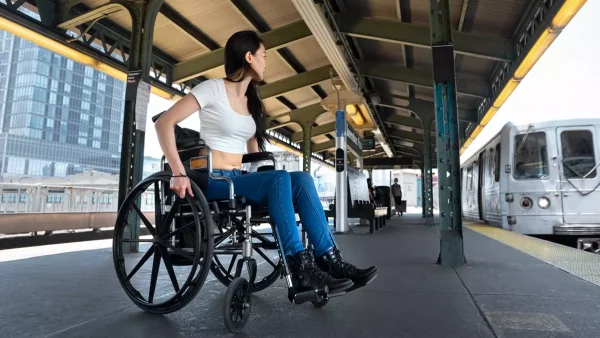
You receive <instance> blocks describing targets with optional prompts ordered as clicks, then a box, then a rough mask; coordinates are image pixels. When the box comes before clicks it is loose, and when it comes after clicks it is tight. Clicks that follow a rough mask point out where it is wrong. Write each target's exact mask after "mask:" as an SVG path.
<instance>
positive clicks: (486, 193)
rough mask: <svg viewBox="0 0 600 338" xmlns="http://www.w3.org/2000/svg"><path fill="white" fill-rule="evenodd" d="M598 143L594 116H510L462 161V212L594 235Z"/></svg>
mask: <svg viewBox="0 0 600 338" xmlns="http://www.w3.org/2000/svg"><path fill="white" fill-rule="evenodd" d="M599 149H600V119H573V120H558V121H549V122H539V123H534V124H529V125H524V126H515V125H514V124H512V123H510V122H509V123H507V124H506V125H504V127H503V128H502V130H501V131H500V133H498V134H497V135H496V136H495V137H494V138H492V139H491V140H490V141H489V142H488V143H487V144H486V145H485V146H484V147H482V148H481V149H479V150H478V151H477V153H476V154H474V155H473V156H472V157H471V158H469V159H468V160H467V161H466V162H465V163H464V164H463V165H462V166H461V169H460V170H461V178H462V182H461V183H462V184H461V186H462V205H463V217H464V218H465V219H475V220H482V221H485V222H486V223H489V224H490V225H494V226H498V227H502V228H504V229H506V230H510V231H514V232H518V233H521V234H526V235H569V236H581V237H584V236H586V237H587V236H597V235H600V189H599V188H600V169H599V168H598V165H599V164H600V152H599ZM436 188H437V187H436ZM436 190H437V189H436ZM438 197H439V196H438V194H437V191H435V192H434V199H437V198H438ZM437 202H438V201H434V205H436V206H437V204H438V203H437Z"/></svg>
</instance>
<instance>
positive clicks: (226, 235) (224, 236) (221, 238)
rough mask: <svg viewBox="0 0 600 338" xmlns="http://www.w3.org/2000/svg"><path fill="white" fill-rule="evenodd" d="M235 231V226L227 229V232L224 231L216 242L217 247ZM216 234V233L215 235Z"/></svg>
mask: <svg viewBox="0 0 600 338" xmlns="http://www.w3.org/2000/svg"><path fill="white" fill-rule="evenodd" d="M234 231H235V228H231V229H229V230H227V232H226V233H224V234H223V235H222V236H221V237H219V239H217V240H216V241H215V242H214V243H215V248H216V247H217V246H218V245H220V244H221V243H223V242H224V241H225V240H226V239H227V238H229V236H230V235H231V234H232V233H233V232H234ZM215 236H216V235H215Z"/></svg>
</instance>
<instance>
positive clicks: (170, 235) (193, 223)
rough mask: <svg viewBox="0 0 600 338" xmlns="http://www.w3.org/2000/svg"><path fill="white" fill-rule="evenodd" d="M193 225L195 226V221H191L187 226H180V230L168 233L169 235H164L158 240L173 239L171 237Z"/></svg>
mask: <svg viewBox="0 0 600 338" xmlns="http://www.w3.org/2000/svg"><path fill="white" fill-rule="evenodd" d="M195 225H196V222H195V221H192V222H190V223H188V224H186V225H184V226H182V227H181V228H179V229H177V230H175V231H173V232H170V233H168V234H166V235H164V236H162V237H160V238H159V240H164V239H167V238H170V237H173V236H175V235H177V234H178V233H180V232H182V231H183V230H185V228H187V227H191V226H195Z"/></svg>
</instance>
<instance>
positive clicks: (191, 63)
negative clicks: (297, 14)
mask: <svg viewBox="0 0 600 338" xmlns="http://www.w3.org/2000/svg"><path fill="white" fill-rule="evenodd" d="M311 35H312V33H311V32H310V29H308V26H306V23H304V21H302V20H300V21H296V22H293V23H291V24H288V25H285V26H282V27H279V28H276V29H273V30H270V31H268V32H266V33H264V34H261V38H262V39H263V42H264V44H265V48H266V49H267V50H269V49H279V48H283V47H285V46H287V45H289V44H291V43H293V42H294V41H297V40H301V39H304V38H306V37H308V36H311ZM224 55H225V49H224V48H219V49H217V50H214V51H212V52H210V53H206V54H204V55H200V56H198V57H195V58H192V59H190V60H186V61H183V62H180V63H178V64H176V65H175V67H173V82H174V83H179V82H183V81H186V80H189V79H193V78H195V77H198V76H200V75H202V74H205V73H206V72H209V71H211V70H213V69H215V68H218V67H220V66H222V65H223V62H224Z"/></svg>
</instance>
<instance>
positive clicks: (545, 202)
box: [538, 196, 550, 209]
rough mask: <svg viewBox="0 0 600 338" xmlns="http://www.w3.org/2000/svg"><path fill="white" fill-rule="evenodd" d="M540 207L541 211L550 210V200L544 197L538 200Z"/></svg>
mask: <svg viewBox="0 0 600 338" xmlns="http://www.w3.org/2000/svg"><path fill="white" fill-rule="evenodd" d="M538 207H540V208H541V209H548V208H549V207H550V200H549V199H548V198H547V197H544V196H542V197H540V198H538Z"/></svg>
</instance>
